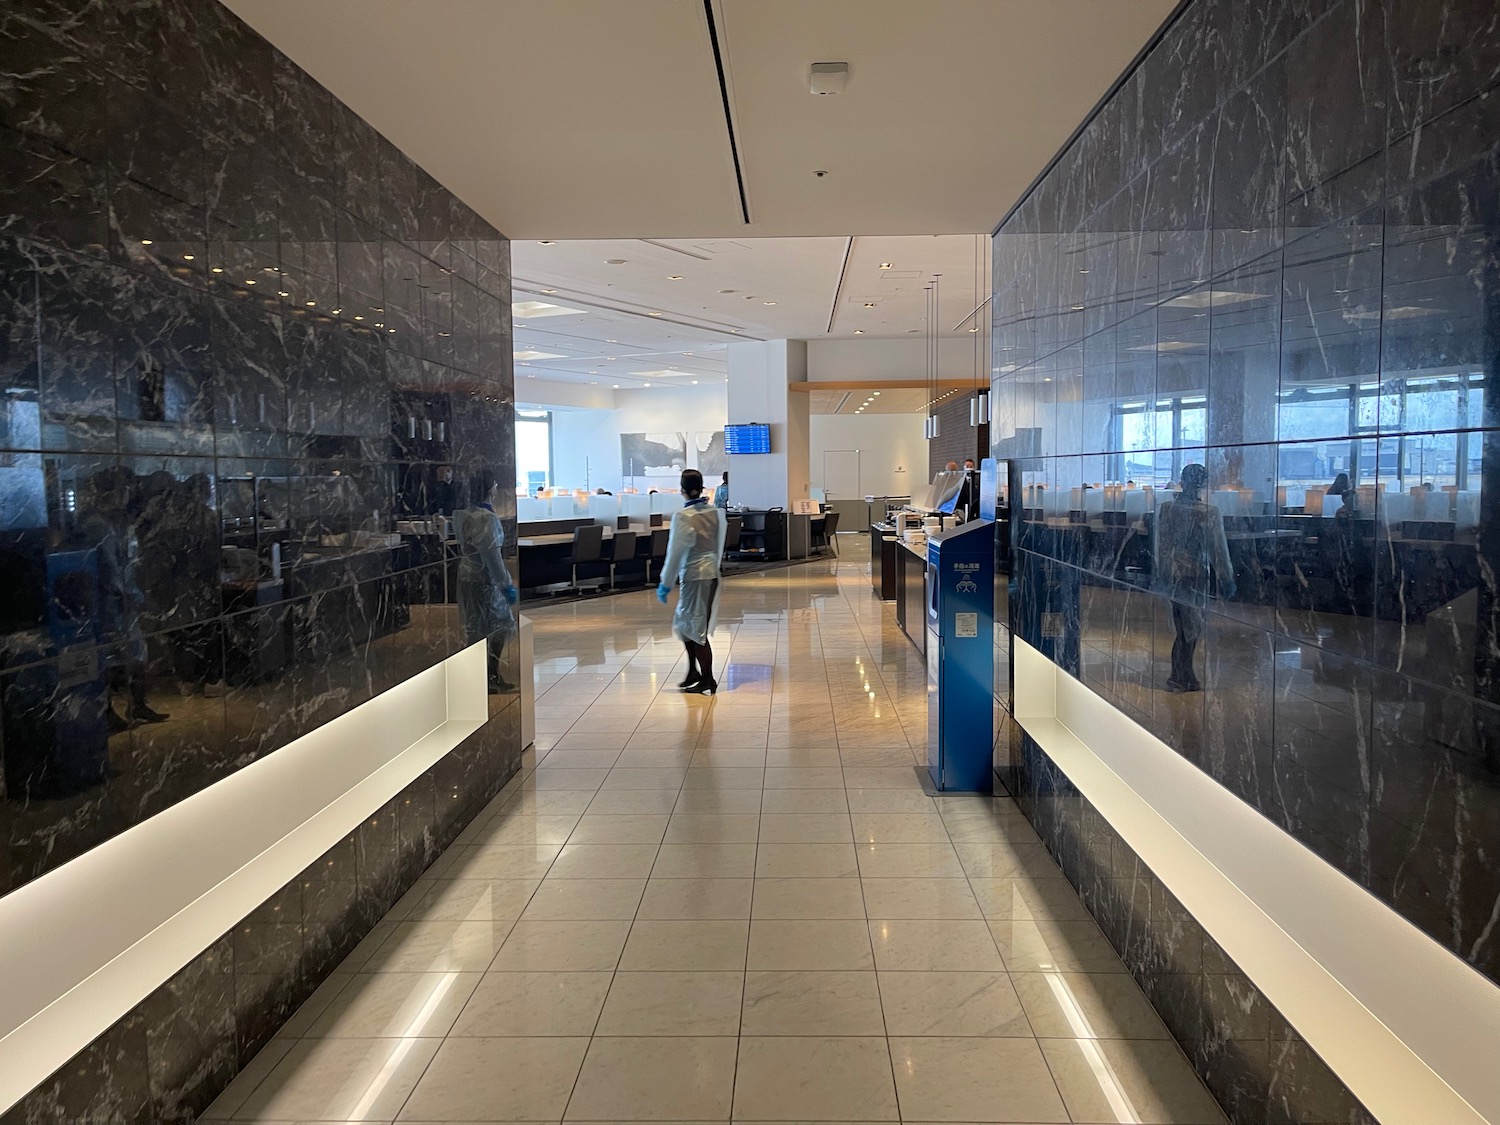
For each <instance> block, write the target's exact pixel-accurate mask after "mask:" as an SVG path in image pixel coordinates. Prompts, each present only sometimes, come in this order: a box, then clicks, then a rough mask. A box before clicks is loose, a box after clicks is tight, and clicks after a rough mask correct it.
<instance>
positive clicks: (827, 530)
mask: <svg viewBox="0 0 1500 1125" xmlns="http://www.w3.org/2000/svg"><path fill="white" fill-rule="evenodd" d="M821 523H822V525H823V526H822V527H820V528H818V530H817V531H815V532H814V533H813V543H812V545H813V547H814V548H815V549H817V550H819V551H821V550H822V549H823V548H824V547H827V548H829V549H830V550H831V551H832V552H833V555H834V558H837V557H838V553H839V544H838V540H837V539H835V538H834V536H835V535H837V534H838V531H839V514H838V513H837V512H832V511H830V512H824V513H823V519H822V521H821Z"/></svg>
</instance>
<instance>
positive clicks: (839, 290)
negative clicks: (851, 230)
mask: <svg viewBox="0 0 1500 1125" xmlns="http://www.w3.org/2000/svg"><path fill="white" fill-rule="evenodd" d="M853 255H854V239H853V237H852V236H851V237H850V239H849V241H848V242H847V243H845V245H844V264H843V265H841V266H840V267H839V282H838V284H837V285H835V286H834V287H833V305H832V306H831V307H830V308H829V310H828V334H829V335H830V336H832V335H833V322H834V320H835V319H836V318H837V317H838V315H839V303H840V302H841V301H843V299H844V279H845V278H846V277H848V276H849V259H850V258H851V257H853Z"/></svg>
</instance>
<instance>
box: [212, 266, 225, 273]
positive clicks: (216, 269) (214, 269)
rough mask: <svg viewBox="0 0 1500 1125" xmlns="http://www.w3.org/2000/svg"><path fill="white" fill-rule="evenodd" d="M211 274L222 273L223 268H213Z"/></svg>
mask: <svg viewBox="0 0 1500 1125" xmlns="http://www.w3.org/2000/svg"><path fill="white" fill-rule="evenodd" d="M212 272H214V273H223V272H224V267H223V266H215V267H214V268H213V271H212Z"/></svg>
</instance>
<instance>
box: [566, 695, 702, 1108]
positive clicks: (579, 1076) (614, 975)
mask: <svg viewBox="0 0 1500 1125" xmlns="http://www.w3.org/2000/svg"><path fill="white" fill-rule="evenodd" d="M663 690H664V689H663V688H658V689H657V691H656V693H655V694H656V695H657V696H659V695H660V694H661V693H662V691H663ZM605 780H608V775H606V777H605ZM686 780H687V779H686V776H685V775H684V778H683V783H684V784H686ZM601 784H602V783H601ZM681 793H682V788H681V786H679V787H678V795H679V797H680V796H681ZM674 806H675V802H674ZM668 824H669V825H670V819H669V821H668ZM666 833H667V827H666V826H664V827H663V828H662V839H661V840H658V841H657V845H656V857H654V858H653V859H652V861H651V866H652V869H653V870H654V869H655V867H656V860H657V859H658V858H660V856H661V848H662V844H663V842H664V841H665V839H666ZM650 885H651V876H650V874H649V873H648V874H647V876H646V883H645V885H644V886H642V888H641V897H640V899H639V900H638V901H637V902H636V907H635V914H634V915H633V916H632V917H631V919H630V927H629V928H628V929H627V930H626V931H625V941H624V944H622V945H621V946H620V952H619V953H618V954H617V955H616V956H615V965H614V968H613V969H611V970H610V976H609V987H608V988H607V989H605V991H604V1002H603V1003H601V1004H600V1005H599V1014H598V1015H597V1016H596V1017H594V1028H593V1030H592V1031H591V1032H590V1033H589V1036H588V1043H587V1044H586V1045H585V1046H584V1049H583V1058H582V1059H580V1060H579V1063H578V1073H576V1074H575V1075H574V1076H573V1086H572V1088H571V1089H570V1090H569V1091H568V1099H567V1101H565V1102H564V1103H563V1111H562V1117H561V1120H563V1121H566V1120H567V1118H568V1109H569V1107H571V1106H572V1104H573V1099H574V1098H575V1097H576V1096H577V1095H578V1084H579V1083H580V1082H581V1081H582V1080H583V1072H584V1069H585V1068H586V1067H587V1066H588V1061H589V1055H590V1054H591V1053H592V1052H593V1049H594V1041H595V1040H596V1039H597V1038H598V1037H599V1025H600V1024H601V1023H602V1022H603V1020H604V1013H605V1011H606V1010H607V1009H608V1007H609V997H610V994H611V993H613V992H614V988H615V981H616V980H617V979H619V976H620V963H621V962H622V961H623V960H624V958H625V950H626V949H627V948H629V946H630V936H631V934H632V933H634V932H635V926H636V923H637V922H639V921H640V920H641V907H642V906H643V905H644V903H645V901H646V891H647V889H648V888H649V887H650Z"/></svg>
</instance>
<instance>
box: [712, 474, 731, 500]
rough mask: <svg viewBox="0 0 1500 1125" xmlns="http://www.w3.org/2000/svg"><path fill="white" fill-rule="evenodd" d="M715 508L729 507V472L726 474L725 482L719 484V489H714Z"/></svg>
mask: <svg viewBox="0 0 1500 1125" xmlns="http://www.w3.org/2000/svg"><path fill="white" fill-rule="evenodd" d="M714 507H715V508H727V507H729V474H728V473H727V472H726V473H725V474H724V479H723V481H721V482H720V483H719V487H718V488H716V489H714Z"/></svg>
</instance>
